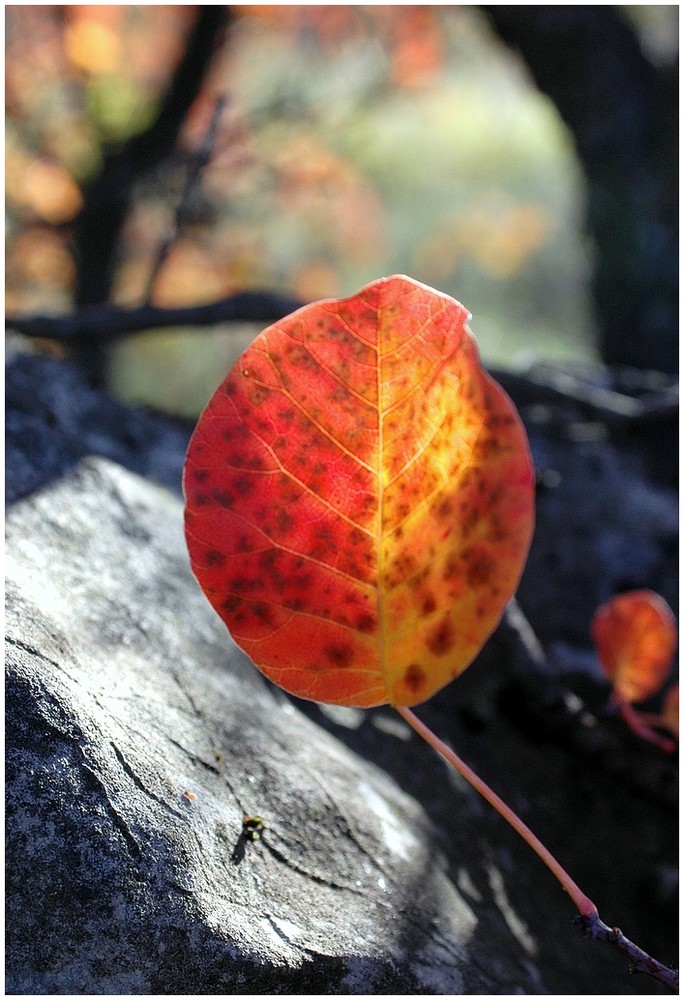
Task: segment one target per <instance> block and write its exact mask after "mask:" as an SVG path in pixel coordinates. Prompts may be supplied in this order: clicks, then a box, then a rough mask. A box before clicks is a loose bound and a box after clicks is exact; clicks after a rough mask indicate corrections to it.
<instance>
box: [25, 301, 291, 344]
mask: <svg viewBox="0 0 684 1000" xmlns="http://www.w3.org/2000/svg"><path fill="white" fill-rule="evenodd" d="M301 305H302V303H301V302H300V301H298V300H297V299H294V298H291V297H290V296H288V295H281V294H280V293H279V292H268V291H263V292H260V291H255V292H238V293H236V294H235V295H229V296H228V297H227V298H225V299H219V300H218V301H216V302H210V303H207V304H206V305H201V306H188V307H184V308H177V309H164V308H162V307H160V306H151V305H145V306H137V307H135V308H134V309H118V308H117V307H116V306H88V307H86V308H84V309H79V310H78V311H77V312H75V313H71V314H69V315H64V316H41V315H33V314H28V315H21V314H19V315H15V316H8V317H7V320H6V326H7V328H8V329H10V330H14V331H16V332H17V333H22V334H24V336H26V337H35V338H40V339H43V340H55V341H58V342H59V343H61V344H69V345H73V344H79V343H82V342H89V341H90V342H92V341H93V340H94V339H95V340H100V341H102V342H107V341H113V340H119V339H121V338H122V337H127V336H130V335H131V334H134V333H139V332H141V331H143V330H155V329H161V328H166V327H177V326H188V327H202V326H210V325H212V324H214V323H228V322H234V323H235V322H244V323H250V322H269V323H270V322H273V321H274V320H277V319H282V317H283V316H287V315H288V313H291V312H294V310H295V309H298V308H299V307H300V306H301Z"/></svg>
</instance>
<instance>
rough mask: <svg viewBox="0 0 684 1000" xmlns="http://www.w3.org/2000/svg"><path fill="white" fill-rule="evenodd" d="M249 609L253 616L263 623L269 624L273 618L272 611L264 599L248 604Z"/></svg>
mask: <svg viewBox="0 0 684 1000" xmlns="http://www.w3.org/2000/svg"><path fill="white" fill-rule="evenodd" d="M250 609H251V611H252V613H253V615H254V617H255V618H258V619H259V621H260V622H264V624H266V625H267V624H269V623H270V622H271V621H272V620H273V616H272V611H271V608H270V607H269V605H268V604H266V603H265V602H264V601H257V602H256V603H254V604H251V605H250Z"/></svg>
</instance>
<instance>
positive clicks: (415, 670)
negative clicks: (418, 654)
mask: <svg viewBox="0 0 684 1000" xmlns="http://www.w3.org/2000/svg"><path fill="white" fill-rule="evenodd" d="M404 683H405V684H406V687H407V688H408V689H409V690H410V691H413V693H414V694H417V693H418V691H420V689H421V688H422V687H424V686H425V671H424V670H423V668H422V667H421V666H420V665H419V664H417V663H412V664H411V665H410V666H408V667H407V668H406V670H405V671H404Z"/></svg>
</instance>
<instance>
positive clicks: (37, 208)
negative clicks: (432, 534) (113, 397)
mask: <svg viewBox="0 0 684 1000" xmlns="http://www.w3.org/2000/svg"><path fill="white" fill-rule="evenodd" d="M5 10H6V101H7V117H6V219H7V226H6V308H7V311H8V313H9V314H10V317H11V315H12V314H19V313H21V314H27V313H40V314H50V315H59V314H70V313H72V312H74V311H75V310H77V309H79V308H82V307H85V306H92V305H100V304H106V303H109V304H110V305H115V306H118V307H122V308H130V307H135V306H140V305H142V304H144V303H146V302H149V303H151V304H153V305H156V306H162V307H168V308H176V307H184V306H190V305H197V304H203V303H210V302H213V301H215V300H219V299H222V298H225V297H227V296H231V295H233V294H234V293H237V292H242V291H245V290H269V291H273V292H280V293H285V294H287V295H289V296H292V297H293V298H295V299H297V300H299V301H301V302H306V301H310V300H313V299H317V298H324V297H329V296H339V295H346V294H352V293H354V292H355V291H357V290H358V289H359V288H360V287H361V286H362V285H363V284H365V283H367V282H368V281H371V280H373V279H375V278H377V277H380V276H382V275H386V274H391V273H397V272H399V273H406V274H409V275H411V276H413V277H415V278H417V279H419V280H421V281H424V282H426V283H427V284H430V285H433V286H435V287H437V288H439V289H440V290H442V291H445V292H448V293H450V294H451V295H453V296H454V297H455V298H457V299H459V300H460V301H462V302H463V303H464V304H465V305H466V306H467V308H468V309H469V310H470V311H471V313H472V314H473V320H472V323H471V326H472V329H473V332H474V334H475V336H476V338H477V340H478V343H479V345H480V350H481V353H482V355H483V357H484V360H485V362H486V363H489V364H496V365H506V366H513V367H515V366H522V365H525V364H527V363H529V361H530V359H532V358H540V359H544V360H564V359H565V360H567V359H570V360H572V361H574V362H583V361H584V362H591V361H595V360H597V359H603V360H604V361H607V362H609V363H618V364H627V365H636V366H638V367H642V368H643V367H645V368H649V367H652V368H655V369H661V370H664V371H673V370H674V368H675V366H676V354H677V351H676V340H677V306H676V300H677V280H678V266H677V262H676V216H677V212H676V197H677V137H676V133H677V119H678V114H677V57H678V22H677V16H678V7H677V6H675V5H650V6H635V5H630V6H619V7H618V6H603V7H599V6H593V7H552V6H542V7H520V6H518V7H515V6H511V7H506V6H504V7H501V6H499V7H494V6H493V7H486V6H459V5H450V6H431V5H428V6H412V5H407V6H325V7H323V6H320V7H319V6H286V7H281V6H277V7H276V6H258V5H250V6H232V7H224V6H214V7H207V6H192V5H182V6H172V5H158V6H151V5H135V6H133V5H123V6H119V5H117V6H113V5H98V6H95V5H92V6H90V5H69V6H64V5H62V6H59V5H45V6H12V5H8V6H6V8H5ZM217 102H221V103H219V104H217ZM193 172H194V180H192V178H193ZM162 248H165V250H164V256H163V259H161V260H160V253H161V250H162ZM10 325H11V324H10ZM264 325H265V323H257V324H249V325H244V324H225V323H224V324H218V325H216V326H213V327H209V328H206V329H204V330H203V331H202V332H201V333H198V331H197V330H196V329H191V328H187V329H184V328H182V327H180V328H174V329H159V330H154V331H152V332H145V333H140V334H138V335H135V336H133V337H128V338H126V339H124V340H121V341H119V342H117V343H116V344H115V346H114V347H113V348H112V349H111V350H110V351H109V352H108V355H107V367H106V382H107V385H108V387H109V388H110V389H112V390H113V391H114V392H115V393H116V394H117V395H118V396H120V397H121V398H123V399H125V400H129V401H133V402H143V403H147V404H149V405H152V406H154V407H156V408H159V409H162V410H166V411H168V412H171V413H173V414H175V415H178V416H193V415H195V414H196V413H197V412H198V411H199V410H200V408H201V407H202V406H203V404H204V403H205V402H206V400H207V398H208V397H209V395H210V394H211V392H212V391H213V389H214V388H215V386H216V385H217V384H218V383H219V381H221V379H222V378H223V376H224V374H225V371H226V370H227V368H228V366H229V365H230V364H231V363H232V360H233V359H234V357H235V356H236V354H237V352H238V351H239V350H241V349H242V348H243V347H244V345H245V342H246V341H247V340H248V339H251V337H252V336H254V335H255V334H256V333H257V332H258V331H259V329H261V328H262V327H263V326H264ZM93 339H94V340H96V339H97V331H96V330H95V329H94V330H93ZM43 346H44V347H48V346H50V345H48V344H47V343H46V344H44V345H43ZM51 349H52V350H54V351H56V352H57V353H59V352H60V350H62V349H60V348H59V347H58V346H55V345H54V344H53V345H51Z"/></svg>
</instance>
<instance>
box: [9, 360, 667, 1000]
mask: <svg viewBox="0 0 684 1000" xmlns="http://www.w3.org/2000/svg"><path fill="white" fill-rule="evenodd" d="M7 385H8V457H7V481H8V487H9V491H10V499H12V500H15V499H18V498H20V497H23V499H22V500H21V502H17V503H16V504H15V505H14V506H13V507H12V508H11V509H10V512H9V515H8V522H7V553H6V555H7V561H6V566H7V568H6V574H7V628H8V645H7V699H6V712H7V737H6V753H7V770H6V777H7V835H8V846H7V876H6V893H7V913H6V929H7V941H6V955H7V980H6V989H7V992H8V993H10V994H19V993H28V994H38V993H64V994H85V993H92V994H99V993H116V994H121V993H132V994H145V993H171V994H175V993H178V994H186V993H187V994H203V993H234V994H237V993H267V994H271V993H273V994H288V993H290V994H292V993H294V994H298V993H302V994H320V993H324V994H326V993H338V994H343V993H346V994H354V993H358V994H368V993H371V994H372V993H396V994H411V993H414V994H415V993H436V994H516V993H518V994H521V993H522V994H527V993H529V994H534V993H539V994H544V993H552V994H553V993H559V994H571V995H574V994H581V993H589V994H595V993H598V994H635V995H644V994H657V993H663V992H664V990H663V988H662V987H660V986H659V985H658V984H656V983H654V982H653V981H652V980H649V979H646V978H645V977H630V976H629V975H628V974H627V968H626V963H625V961H624V959H622V957H621V956H618V955H615V954H614V953H613V952H612V951H610V950H608V949H606V948H605V946H603V945H600V944H596V943H590V942H586V941H585V940H584V939H583V938H582V937H581V935H580V934H579V933H578V932H577V931H576V930H575V929H574V928H573V927H572V919H573V916H574V911H573V908H572V906H571V905H570V904H569V902H568V900H567V899H565V898H564V897H563V894H562V892H561V890H560V889H559V887H558V885H557V884H556V882H555V881H554V880H553V879H552V877H551V876H550V875H549V874H548V873H547V872H546V869H544V868H543V867H542V866H541V865H540V863H539V862H538V861H537V859H536V858H534V856H533V855H531V852H530V851H529V848H527V847H526V845H524V844H523V843H522V842H521V841H519V839H518V838H517V836H516V835H515V834H514V833H513V832H512V831H510V829H509V828H508V827H506V826H505V824H503V823H502V821H501V820H500V819H499V818H498V816H496V814H495V813H493V811H492V810H491V809H490V808H489V807H488V806H486V805H485V804H484V803H483V802H482V800H480V799H479V798H478V797H477V796H476V795H475V793H473V792H472V791H471V790H470V789H469V788H468V787H466V786H464V785H463V783H462V782H460V781H458V780H455V779H453V778H452V777H450V776H448V775H447V774H446V772H445V770H444V768H443V766H442V764H441V762H440V761H439V760H438V759H437V758H436V757H435V756H434V755H433V754H432V752H431V751H430V750H429V749H428V748H427V747H425V746H424V745H422V744H421V743H419V742H418V741H417V739H416V738H414V737H413V736H412V735H411V733H410V732H409V731H408V729H407V728H406V727H405V725H404V723H403V722H402V721H401V720H400V719H399V718H398V717H397V716H396V714H394V713H392V712H391V710H389V709H379V710H376V711H371V712H365V713H364V712H356V711H354V710H335V709H327V708H325V707H322V706H316V705H313V704H309V703H301V702H296V701H295V700H293V699H287V698H285V697H284V696H283V695H281V694H280V692H278V691H277V690H275V689H274V688H272V687H271V686H270V685H268V684H267V682H265V681H264V680H263V679H262V678H261V676H260V675H259V674H258V672H257V671H255V670H254V668H253V667H252V666H251V665H250V664H249V663H248V662H247V661H246V660H245V658H244V657H243V656H242V654H240V653H239V652H238V651H237V650H236V649H235V647H234V646H233V645H232V643H231V642H230V640H229V638H228V636H227V633H226V632H225V629H224V628H223V626H222V625H221V623H220V622H219V621H218V619H217V618H216V617H215V615H214V614H213V612H212V611H211V609H210V608H209V606H208V604H207V602H206V601H205V600H204V598H203V596H202V595H201V594H200V593H199V590H198V589H197V587H196V584H195V583H194V581H193V579H192V577H191V575H190V572H189V569H188V563H187V556H186V553H185V547H184V543H183V539H182V530H181V507H180V500H179V498H178V496H177V495H175V496H174V495H173V494H172V493H170V492H169V491H168V490H167V489H166V488H161V487H159V486H158V485H153V484H152V483H151V482H149V481H146V480H144V479H142V478H139V476H138V475H135V474H131V472H130V471H126V470H125V469H124V468H122V466H126V467H127V469H129V470H130V469H133V470H135V472H136V473H142V474H143V475H144V476H145V477H147V478H148V480H149V479H156V480H157V482H161V483H163V484H164V485H165V486H168V487H170V488H171V489H172V490H173V491H174V492H175V493H176V494H177V493H178V491H179V484H180V469H181V467H182V459H183V451H184V447H185V441H186V440H187V432H188V429H187V428H184V427H182V426H180V425H175V424H173V423H171V422H169V421H164V420H161V419H159V418H156V417H155V416H154V415H153V414H149V413H146V412H145V411H143V410H136V409H133V408H128V407H124V406H122V405H121V404H119V403H116V402H115V401H114V400H112V399H111V398H110V397H108V396H106V395H105V394H103V393H98V392H93V391H92V390H90V389H89V388H88V387H87V386H85V385H84V383H83V380H82V378H81V376H80V375H79V373H78V372H75V370H73V369H71V368H69V367H68V366H66V365H63V364H62V363H60V362H56V361H49V360H46V359H42V358H39V357H30V356H19V357H18V358H17V359H16V360H15V362H14V364H13V365H12V366H11V367H10V369H9V371H8V375H7ZM522 412H523V417H525V415H526V412H527V411H526V409H525V408H524V407H523V408H522ZM539 413H540V411H539V408H538V407H537V408H536V409H535V408H534V407H532V409H530V411H529V413H528V417H529V416H530V414H531V415H532V416H534V415H535V414H536V417H535V419H531V420H530V422H529V424H528V427H529V429H530V433H531V436H532V446H533V451H534V452H535V459H536V461H537V466H538V469H539V470H541V472H542V473H543V472H546V471H549V470H551V471H553V470H559V471H558V475H557V476H556V477H553V476H552V477H549V478H550V482H551V486H550V487H549V488H548V489H547V491H546V493H542V494H541V495H540V504H539V515H540V517H539V524H538V529H537V536H536V538H535V546H536V549H535V548H533V553H532V555H531V559H530V567H528V573H526V579H525V581H524V586H523V588H522V591H521V592H523V593H524V595H525V597H524V600H523V597H521V605H522V607H523V609H524V610H525V611H526V612H527V614H528V615H529V616H530V617H531V618H532V621H533V624H534V627H535V629H536V630H537V631H538V632H539V633H540V634H542V635H543V637H544V639H545V641H546V642H547V643H548V647H547V648H549V649H550V650H551V652H552V653H553V655H552V656H551V657H549V658H544V657H542V659H541V661H540V662H537V663H536V664H535V663H534V662H531V661H533V660H534V657H531V656H530V650H529V649H526V648H525V642H524V641H523V640H521V639H520V636H519V635H518V633H517V632H516V630H515V629H514V628H513V627H512V626H511V624H510V623H509V625H508V627H507V628H502V629H501V630H500V632H499V633H497V635H495V636H494V637H493V639H492V640H491V641H490V643H489V644H488V645H487V647H485V650H484V651H483V654H482V655H481V657H480V658H479V659H478V662H477V663H476V664H473V666H472V667H471V668H470V669H469V670H468V671H466V673H465V674H464V675H463V677H462V678H460V679H459V681H458V682H457V683H456V684H454V685H451V686H450V687H449V688H447V689H446V690H445V691H444V692H442V693H441V694H440V695H439V696H437V697H436V698H433V699H431V701H430V702H429V703H427V704H426V705H425V706H423V707H421V709H420V710H419V714H420V715H421V717H422V718H424V719H425V721H426V722H428V724H430V725H432V727H433V728H434V729H435V730H436V731H437V732H439V734H440V735H442V736H443V737H445V738H447V739H449V740H450V741H451V742H452V743H453V745H454V746H455V747H456V749H457V750H458V752H459V753H461V754H462V755H463V756H464V757H465V759H466V760H468V761H469V762H470V763H471V764H473V765H474V766H475V767H476V769H477V770H478V772H479V773H481V774H482V776H483V777H484V778H485V779H486V780H488V781H489V782H490V783H491V784H492V785H494V786H495V787H496V788H497V790H498V791H500V793H501V794H502V795H503V796H504V798H506V799H507V801H509V803H510V804H511V805H512V806H513V807H514V808H516V809H517V810H518V811H519V812H520V814H521V815H522V817H523V818H524V819H525V820H526V821H527V822H528V823H529V825H530V826H531V827H532V828H533V829H534V830H535V832H537V833H538V834H540V836H541V837H542V839H544V840H545V842H547V844H548V846H549V847H550V848H551V849H552V850H553V851H554V852H555V853H557V854H558V856H559V857H560V860H561V861H563V862H564V863H565V864H566V865H567V867H568V868H569V869H570V871H571V873H572V875H573V877H574V878H575V879H576V880H577V881H578V883H579V884H580V885H581V886H582V888H583V889H585V891H587V892H588V893H589V894H590V895H591V896H592V898H594V899H595V901H596V902H597V904H598V906H599V909H600V910H601V916H602V917H603V919H604V920H606V921H608V922H615V923H619V924H620V926H621V927H622V928H623V930H624V931H625V933H627V934H628V935H629V936H630V937H632V938H633V939H634V940H635V941H637V943H638V944H640V945H641V946H642V947H645V948H646V949H647V950H650V951H652V952H653V953H654V954H655V956H656V957H657V958H659V959H661V960H662V961H668V960H670V959H674V958H675V957H676V953H677V951H676V926H675V925H676V917H677V907H676V863H677V856H678V837H677V828H676V816H677V813H676V788H677V786H676V770H675V768H674V764H673V763H672V761H671V760H666V759H664V758H662V755H658V753H657V751H655V750H654V749H653V748H649V747H645V746H644V745H642V744H639V743H636V741H634V740H632V739H631V738H630V737H629V736H628V734H625V733H624V731H623V729H622V728H621V726H620V725H619V723H618V721H617V720H615V719H611V718H610V717H607V716H605V714H602V710H601V705H602V699H603V702H605V693H606V691H605V684H604V683H603V682H602V681H601V680H600V678H598V676H597V672H596V663H595V659H594V658H593V657H592V655H591V650H590V649H589V648H588V644H587V643H586V639H585V638H584V634H583V631H582V627H581V619H582V617H583V616H586V615H587V614H589V612H590V609H591V601H592V600H593V599H594V598H595V594H596V593H597V592H598V593H603V592H607V591H609V590H610V589H611V587H614V586H615V584H616V581H617V579H618V575H619V568H616V564H615V562H614V561H611V559H610V558H609V556H610V553H611V551H612V550H617V551H618V552H619V553H625V554H626V555H627V556H628V557H629V560H628V562H629V566H630V573H633V574H635V575H636V577H637V581H636V582H638V583H640V584H641V585H651V586H653V585H657V584H658V583H661V584H662V585H663V586H664V587H665V596H667V598H668V600H670V601H671V603H673V597H674V596H676V578H675V577H674V575H673V572H672V567H673V565H674V563H675V553H674V552H673V550H672V541H673V537H674V533H675V525H676V502H675V501H674V497H673V494H672V492H671V491H670V490H668V489H665V488H662V487H661V486H660V485H658V484H655V485H654V484H653V483H650V482H648V481H647V479H646V478H645V477H644V475H643V473H642V472H641V471H640V468H639V465H638V463H637V462H636V461H635V460H634V459H633V457H625V455H624V454H622V453H621V452H618V451H616V450H615V449H613V448H611V447H610V446H609V445H608V444H607V443H606V442H605V441H602V440H601V439H600V437H597V436H595V437H594V438H590V437H589V436H588V435H587V434H586V433H585V434H584V436H582V434H580V433H579V432H577V431H575V432H573V433H570V432H569V431H568V427H571V426H573V425H572V423H571V422H568V421H567V420H566V419H563V420H562V421H560V420H559V421H557V422H558V423H559V424H560V423H562V428H563V429H562V432H561V433H560V434H555V435H554V433H553V431H554V428H555V427H556V423H555V422H554V420H553V419H551V420H545V421H541V420H539V419H538V418H539ZM575 417H576V415H575ZM576 422H577V423H580V424H581V422H580V421H576ZM91 452H92V453H95V454H100V455H105V456H107V458H108V459H113V460H114V461H115V462H116V463H117V464H114V463H113V462H112V461H102V460H101V459H95V460H93V459H86V460H85V461H83V460H82V459H83V456H85V455H88V454H89V453H91ZM597 463H598V464H597ZM597 468H598V470H599V472H600V474H601V476H602V477H603V479H602V480H601V484H602V488H601V489H596V490H592V489H591V488H582V484H583V483H586V482H589V483H591V478H589V479H588V480H587V478H586V476H585V473H586V471H587V469H588V470H590V471H592V470H593V474H594V475H595V474H596V469H597ZM583 476H585V478H584V479H583V478H582V477H583ZM620 483H622V489H620V487H619V484H620ZM606 488H609V489H610V495H609V496H610V502H609V503H607V502H606V496H605V489H606ZM622 494H624V495H622ZM564 497H565V502H564V500H563V498H564ZM673 511H674V513H673ZM582 512H584V513H582ZM635 512H638V518H639V520H638V523H637V524H635V525H634V526H633V529H630V518H631V517H634V516H635ZM601 519H603V521H601ZM564 521H565V522H566V524H567V523H569V524H570V526H571V528H570V530H569V531H568V532H567V534H568V537H567V538H564V539H562V540H561V538H560V535H561V533H562V531H563V522H564ZM605 524H607V525H608V527H607V531H606V530H603V528H602V525H605ZM616 525H617V528H616V527H615V526H616ZM616 531H618V533H619V534H618V537H617V540H616V535H615V532H616ZM578 532H579V539H580V542H581V544H577V542H575V548H576V552H575V556H574V560H573V551H574V550H573V533H574V535H577V533H578ZM611 532H612V534H611ZM630 537H635V538H637V539H641V540H642V542H641V543H639V544H634V545H633V546H632V549H631V550H628V546H629V539H630ZM611 539H612V540H611ZM611 546H612V549H611ZM553 550H555V551H556V552H562V560H563V561H562V563H561V564H560V566H556V567H555V569H554V567H552V566H548V565H546V560H547V559H548V556H547V555H546V554H547V553H548V552H549V551H553ZM591 559H593V560H594V563H593V565H586V563H587V561H588V560H589V561H591ZM556 571H558V572H556ZM639 574H641V576H639ZM583 585H584V586H585V591H583V590H582V587H583ZM568 587H572V593H573V601H575V604H574V606H572V607H569V606H568V604H569V601H568V598H567V593H566V590H565V588H568ZM668 587H669V588H670V589H669V592H668V590H667V588H668ZM587 588H588V592H586V591H587ZM576 591H579V594H580V596H579V597H575V596H574V595H575V593H576ZM531 610H532V612H533V613H531ZM554 615H555V617H553V616H554ZM578 619H579V620H580V623H579V624H578ZM577 692H579V694H580V695H581V696H582V698H583V699H585V701H584V703H583V702H581V701H580V700H579V698H578V696H577ZM587 705H588V706H589V709H591V711H590V710H589V709H588V708H587ZM243 812H247V813H249V814H251V815H255V814H256V815H259V816H261V817H263V819H264V821H265V823H266V827H267V829H266V830H265V831H264V833H263V836H262V837H261V839H259V840H254V841H252V840H249V839H247V838H246V837H245V836H244V835H243V834H242V831H243ZM673 887H674V888H673Z"/></svg>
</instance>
